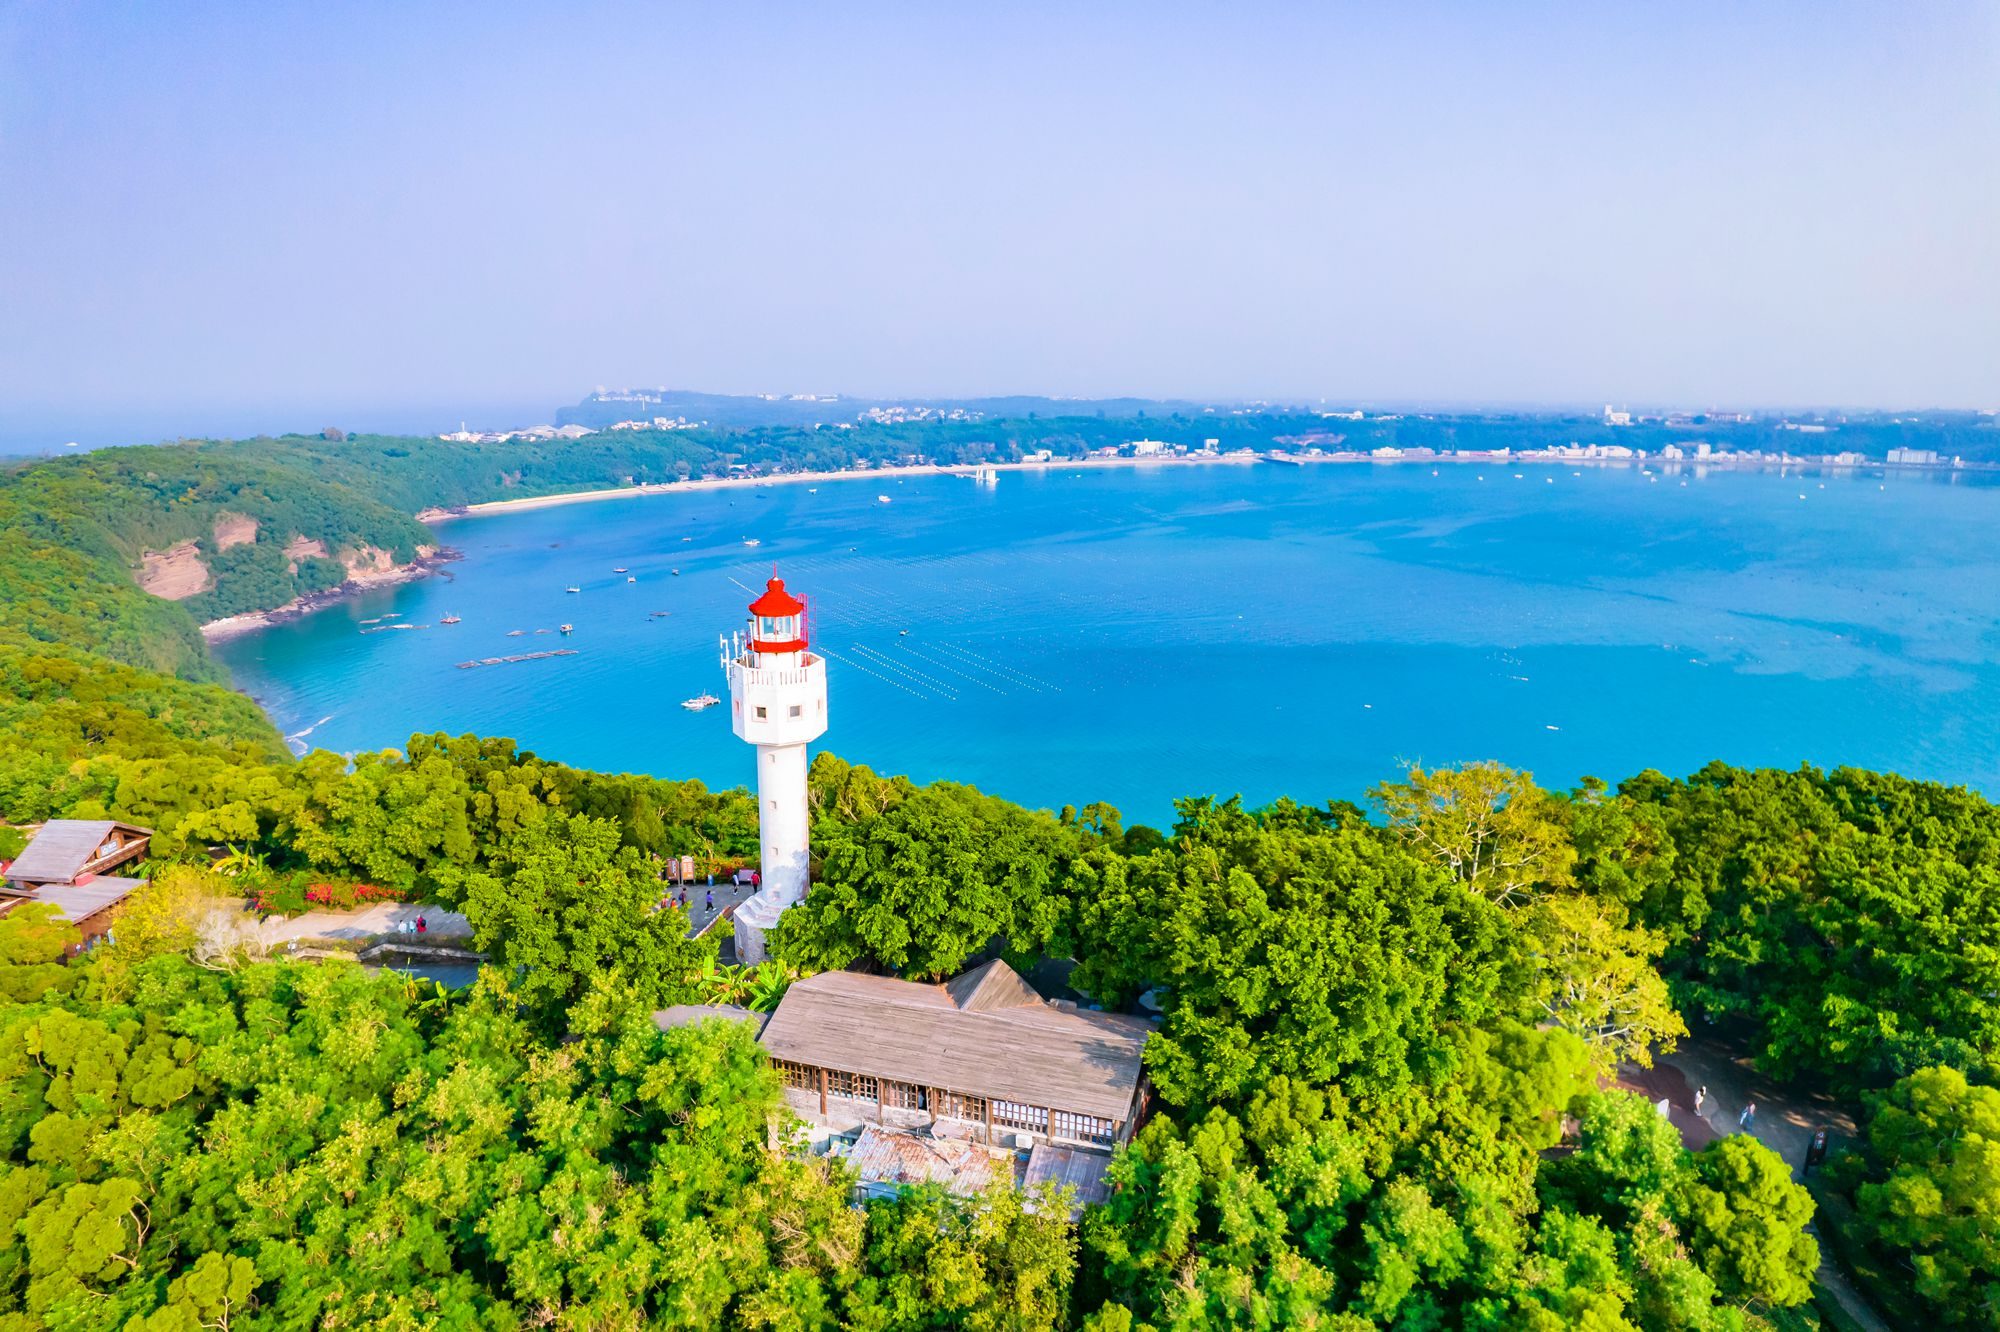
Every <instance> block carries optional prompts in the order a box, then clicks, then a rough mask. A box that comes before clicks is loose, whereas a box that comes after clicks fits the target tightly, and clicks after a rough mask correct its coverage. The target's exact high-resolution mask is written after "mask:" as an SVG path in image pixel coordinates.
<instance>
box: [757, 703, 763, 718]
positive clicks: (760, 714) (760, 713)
mask: <svg viewBox="0 0 2000 1332" xmlns="http://www.w3.org/2000/svg"><path fill="white" fill-rule="evenodd" d="M757 720H758V721H762V720H764V705H763V704H762V703H759V704H758V705H757Z"/></svg>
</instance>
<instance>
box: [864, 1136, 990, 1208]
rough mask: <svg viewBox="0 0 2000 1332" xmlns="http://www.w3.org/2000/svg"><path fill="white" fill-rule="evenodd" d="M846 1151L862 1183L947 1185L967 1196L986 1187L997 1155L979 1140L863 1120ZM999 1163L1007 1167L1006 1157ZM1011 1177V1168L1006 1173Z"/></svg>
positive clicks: (953, 1190)
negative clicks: (902, 1130) (903, 1129)
mask: <svg viewBox="0 0 2000 1332" xmlns="http://www.w3.org/2000/svg"><path fill="white" fill-rule="evenodd" d="M842 1155H844V1156H846V1158H847V1159H848V1161H849V1162H851V1163H852V1164H853V1166H854V1173H855V1174H856V1175H857V1176H858V1177H859V1178H860V1181H861V1182H862V1183H863V1184H942V1185H944V1187H945V1188H946V1189H947V1190H949V1191H950V1192H952V1193H956V1194H959V1195H961V1196H964V1197H972V1196H974V1195H976V1194H979V1193H982V1192H984V1191H985V1189H986V1186H987V1185H988V1184H990V1183H992V1181H993V1171H994V1167H995V1165H996V1162H995V1161H994V1158H993V1154H992V1153H991V1152H989V1151H987V1150H986V1149H985V1148H984V1147H982V1146H980V1145H979V1144H978V1143H976V1142H967V1141H965V1140H963V1139H961V1138H935V1137H931V1136H930V1135H928V1134H918V1133H899V1132H897V1131H896V1130H894V1129H885V1128H881V1127H879V1126H877V1125H874V1124H864V1125H863V1126H862V1128H861V1135H860V1136H859V1137H857V1138H856V1139H855V1140H854V1145H853V1146H852V1147H849V1148H847V1149H846V1151H845V1152H843V1153H842ZM997 1164H1000V1165H1001V1166H1002V1167H1003V1168H1004V1167H1006V1163H1005V1162H1000V1163H997ZM1012 1176H1013V1171H1012V1169H1011V1168H1008V1169H1007V1177H1008V1178H1009V1179H1010V1180H1011V1179H1012Z"/></svg>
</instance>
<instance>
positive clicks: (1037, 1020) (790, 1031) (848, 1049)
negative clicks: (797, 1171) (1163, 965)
mask: <svg viewBox="0 0 2000 1332" xmlns="http://www.w3.org/2000/svg"><path fill="white" fill-rule="evenodd" d="M1151 1032H1152V1025H1151V1024H1150V1023H1148V1022H1146V1021H1144V1020H1142V1019H1140V1018H1133V1017H1124V1016H1120V1015H1116V1014H1110V1013H1091V1012H1085V1011H1082V1010H1079V1009H1078V1008H1077V1007H1076V1006H1075V1005H1073V1004H1064V1003H1051V1002H1050V1001H1048V1000H1046V999H1043V998H1042V997H1041V996H1040V995H1039V994H1036V993H1035V991H1034V989H1033V988H1032V987H1030V986H1029V985H1028V983H1027V982H1026V981H1024V980H1022V979H1021V977H1020V976H1019V975H1018V974H1016V973H1015V971H1014V970H1013V969H1012V968H1011V967H1009V966H1008V965H1007V964H1006V963H1004V962H1000V961H997V960H996V961H992V962H988V963H985V964H984V965H982V966H979V967H976V968H974V969H973V970H971V971H968V972H966V973H965V974H964V975H961V976H958V977H956V978H955V979H953V980H951V981H949V982H947V983H945V984H942V985H923V984H917V983H915V982H911V981H904V980H896V979H893V978H891V977H886V976H863V975H859V974H856V973H854V972H847V971H832V972H826V973H824V974H822V975H818V976H813V977H809V978H808V979H806V980H802V981H799V982H798V983H797V984H795V985H793V986H792V987H791V988H790V989H789V990H787V991H786V992H785V997H784V999H783V1000H782V1001H781V1002H780V1003H779V1005H778V1009H777V1011H776V1012H775V1013H773V1014H772V1015H771V1018H770V1021H769V1022H768V1023H767V1024H766V1025H765V1027H764V1030H763V1033H762V1035H761V1037H760V1040H761V1042H762V1044H763V1046H764V1049H765V1050H766V1051H768V1052H769V1054H770V1056H771V1061H772V1063H773V1064H774V1065H776V1067H777V1069H778V1071H779V1073H780V1075H781V1076H782V1078H783V1079H784V1084H785V1096H786V1100H787V1101H788V1102H789V1103H790V1105H791V1106H792V1108H793V1109H794V1110H796V1111H797V1112H798V1113H799V1114H800V1115H801V1116H802V1117H803V1118H805V1119H806V1120H807V1121H808V1122H809V1123H812V1124H816V1125H820V1126H823V1127H824V1128H826V1129H827V1130H830V1131H831V1132H834V1133H852V1132H857V1131H858V1130H860V1129H861V1128H863V1127H866V1126H868V1125H871V1124H873V1125H878V1126H880V1127H883V1128H890V1129H905V1130H912V1129H921V1130H930V1131H932V1132H940V1131H942V1132H946V1133H949V1134H951V1135H952V1136H962V1137H966V1138H971V1139H974V1140H977V1141H979V1142H981V1143H983V1144H984V1145H986V1146H988V1147H994V1146H998V1145H1002V1142H1003V1140H1011V1142H1012V1145H1014V1146H1016V1147H1029V1146H1032V1145H1035V1144H1038V1143H1045V1144H1063V1143H1068V1144H1073V1145H1076V1146H1080V1147H1086V1148H1094V1149H1097V1150H1099V1151H1106V1150H1108V1149H1110V1148H1112V1147H1114V1146H1116V1145H1118V1144H1119V1143H1122V1142H1125V1141H1126V1140H1127V1139H1129V1138H1130V1137H1131V1136H1132V1131H1133V1129H1134V1128H1135V1127H1136V1126H1137V1120H1138V1118H1139V1114H1140V1111H1141V1108H1142V1106H1143V1101H1144V1094H1145V1075H1144V1072H1143V1070H1142V1068H1141V1066H1140V1062H1139V1056H1140V1052H1141V1051H1142V1050H1143V1049H1144V1048H1145V1044H1146V1038H1147V1037H1148V1036H1149V1035H1150V1034H1151Z"/></svg>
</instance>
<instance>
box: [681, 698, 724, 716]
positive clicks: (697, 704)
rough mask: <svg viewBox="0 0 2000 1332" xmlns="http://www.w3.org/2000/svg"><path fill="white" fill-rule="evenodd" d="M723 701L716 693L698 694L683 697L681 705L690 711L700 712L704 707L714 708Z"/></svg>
mask: <svg viewBox="0 0 2000 1332" xmlns="http://www.w3.org/2000/svg"><path fill="white" fill-rule="evenodd" d="M721 701H722V700H721V699H719V698H717V697H716V696H715V695H714V694H697V695H696V696H695V697H693V698H685V699H682V700H681V706H682V707H684V708H686V709H687V710H688V711H689V712H700V711H701V710H702V709H703V708H712V707H714V706H715V705H716V704H718V703H720V702H721Z"/></svg>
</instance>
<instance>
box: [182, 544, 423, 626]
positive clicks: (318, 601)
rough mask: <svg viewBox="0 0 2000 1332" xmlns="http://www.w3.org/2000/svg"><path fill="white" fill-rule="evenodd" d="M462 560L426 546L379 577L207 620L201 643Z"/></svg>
mask: <svg viewBox="0 0 2000 1332" xmlns="http://www.w3.org/2000/svg"><path fill="white" fill-rule="evenodd" d="M459 558H462V557H461V556H460V554H459V552H457V551H455V550H452V549H451V548H450V547H448V546H428V547H425V548H424V549H423V550H420V551H419V552H418V553H417V558H415V559H414V560H411V561H410V562H409V563H408V564H398V565H396V566H395V567H393V568H389V569H384V570H382V571H381V572H379V573H358V574H351V575H349V577H348V579H347V581H346V582H344V583H342V584H341V585H340V586H338V587H330V588H328V589H327V590H326V591H324V592H314V593H310V594H309V595H307V596H303V597H294V598H293V599H292V600H290V601H288V602H286V603H285V604H284V605H282V606H278V607H274V608H273V609H271V610H266V611H245V612H244V613H243V614H241V615H228V616H224V617H223V618H222V619H220V620H210V621H209V622H208V623H207V624H204V625H202V626H201V637H202V641H204V642H206V643H211V644H213V643H223V642H227V641H228V640H230V639H232V638H241V637H242V636H243V635H245V634H254V633H256V632H257V631H258V630H259V629H268V628H270V627H271V626H272V625H274V624H284V623H286V622H287V621H290V620H296V619H298V618H299V617H300V616H303V615H310V614H312V613H313V612H314V611H317V610H325V609H326V608H327V607H328V606H332V605H335V604H336V603H338V602H342V601H345V600H347V599H348V598H349V597H354V596H359V595H360V594H361V593H363V592H368V591H372V590H374V589H375V588H378V587H393V586H395V585H396V584H398V583H414V582H415V581H417V580H418V579H419V578H428V577H430V576H431V575H432V574H433V573H435V572H437V570H438V569H439V568H441V567H442V566H444V565H446V564H449V563H450V562H451V561H453V560H456V559H459Z"/></svg>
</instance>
